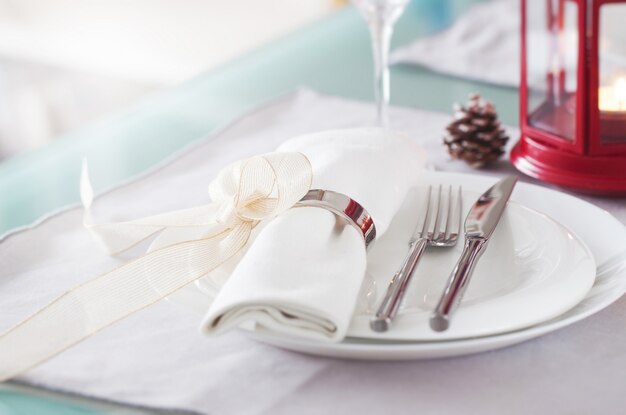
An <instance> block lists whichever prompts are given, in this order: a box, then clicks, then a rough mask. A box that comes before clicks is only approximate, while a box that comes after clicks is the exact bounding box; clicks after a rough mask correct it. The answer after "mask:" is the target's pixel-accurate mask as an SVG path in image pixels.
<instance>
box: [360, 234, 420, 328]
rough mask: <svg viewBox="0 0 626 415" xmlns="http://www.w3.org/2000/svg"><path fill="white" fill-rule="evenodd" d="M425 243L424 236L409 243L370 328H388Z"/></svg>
mask: <svg viewBox="0 0 626 415" xmlns="http://www.w3.org/2000/svg"><path fill="white" fill-rule="evenodd" d="M426 245H428V239H426V238H421V239H418V240H417V241H415V242H413V243H412V244H411V245H410V248H409V252H408V254H407V256H406V257H405V258H404V261H403V263H402V266H401V267H400V269H399V270H398V271H397V272H396V273H395V275H394V276H393V278H392V279H391V281H390V282H389V286H388V287H387V292H386V293H385V297H384V298H383V301H382V303H381V304H380V306H379V307H378V311H377V312H376V314H375V315H374V317H373V318H372V320H371V321H370V328H371V329H372V330H374V331H379V332H383V331H387V330H388V329H389V326H390V325H391V321H392V320H393V319H394V317H395V316H396V313H397V312H398V308H399V306H400V302H401V301H402V297H404V292H405V291H406V287H407V286H408V284H409V282H410V281H411V277H412V276H413V274H414V271H415V268H416V267H417V264H418V263H419V260H420V258H421V257H422V254H423V253H424V249H425V248H426Z"/></svg>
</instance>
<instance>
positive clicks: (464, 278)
mask: <svg viewBox="0 0 626 415" xmlns="http://www.w3.org/2000/svg"><path fill="white" fill-rule="evenodd" d="M516 183H517V177H515V176H507V177H505V178H504V179H502V180H500V181H499V182H498V183H496V184H494V185H493V186H492V187H491V188H489V189H488V190H487V191H486V192H485V193H483V194H482V195H481V196H480V197H479V198H478V200H477V201H476V202H475V203H474V205H473V206H472V207H471V209H470V211H469V213H468V214H467V217H466V218H465V225H464V227H465V246H464V247H463V253H462V254H461V257H460V258H459V260H458V262H457V263H456V265H455V267H454V270H453V271H452V273H451V274H450V277H449V278H448V282H447V284H446V288H445V290H444V292H443V294H442V296H441V299H440V300H439V303H438V304H437V307H436V308H435V310H434V311H433V313H432V315H431V317H430V327H431V328H432V329H433V330H435V331H445V330H447V329H448V327H449V326H450V318H451V317H452V315H453V314H454V312H455V311H456V309H457V308H458V307H459V305H460V303H461V300H462V299H463V295H464V294H465V290H466V289H467V286H468V284H469V281H470V279H471V277H472V273H473V271H474V268H475V266H476V263H477V262H478V259H479V258H480V257H481V255H482V253H483V252H484V250H485V248H486V247H487V242H488V241H489V238H490V237H491V235H492V234H493V231H494V230H495V229H496V227H497V225H498V223H499V222H500V218H501V217H502V213H503V212H504V209H505V208H506V204H507V202H508V200H509V198H510V197H511V193H512V192H513V188H514V187H515V184H516Z"/></svg>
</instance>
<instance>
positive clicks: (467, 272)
mask: <svg viewBox="0 0 626 415" xmlns="http://www.w3.org/2000/svg"><path fill="white" fill-rule="evenodd" d="M486 245H487V239H484V238H466V239H465V247H464V248H463V253H462V254H461V257H460V258H459V261H458V262H457V263H456V266H455V267H454V270H453V271H452V274H451V275H450V278H449V279H448V283H447V285H446V289H445V290H444V292H443V295H442V296H441V299H440V300H439V304H437V307H436V308H435V311H434V312H433V313H432V315H431V316H430V327H431V328H432V329H433V330H434V331H445V330H447V329H448V327H449V326H450V318H451V317H452V314H453V313H454V312H455V311H456V309H457V308H458V307H459V304H461V300H462V299H463V295H464V294H465V290H467V286H468V284H469V281H470V278H471V277H472V273H473V272H474V268H475V266H476V263H477V262H478V259H479V258H480V256H481V255H482V253H483V250H484V248H485V246H486Z"/></svg>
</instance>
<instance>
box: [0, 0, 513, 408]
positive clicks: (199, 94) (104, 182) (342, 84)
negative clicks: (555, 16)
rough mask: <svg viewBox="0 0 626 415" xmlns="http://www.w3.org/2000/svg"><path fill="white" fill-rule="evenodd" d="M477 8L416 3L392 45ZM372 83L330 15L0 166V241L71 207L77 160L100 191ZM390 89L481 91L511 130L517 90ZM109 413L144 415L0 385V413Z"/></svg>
mask: <svg viewBox="0 0 626 415" xmlns="http://www.w3.org/2000/svg"><path fill="white" fill-rule="evenodd" d="M477 1H479V0H450V1H445V2H443V1H440V0H420V1H415V0H414V1H413V3H411V5H410V6H409V8H408V9H407V11H406V12H405V14H404V16H403V17H402V18H401V19H400V21H399V22H398V25H397V28H396V32H395V35H394V39H393V45H394V46H398V45H402V44H406V43H407V42H410V41H411V40H413V39H415V38H418V37H420V36H425V35H427V34H429V33H432V32H434V31H437V30H441V29H442V28H444V27H446V26H448V25H449V24H450V23H451V22H452V21H453V20H454V19H455V18H456V17H457V16H458V15H459V14H460V13H462V12H463V11H464V10H466V9H467V7H469V6H470V5H471V3H475V2H477ZM372 76H373V75H372V64H371V54H370V43H369V37H368V33H367V29H366V26H365V25H364V23H363V21H362V20H361V18H360V17H359V16H358V15H357V13H356V12H355V11H354V10H353V9H352V8H349V7H348V8H346V9H344V10H341V11H338V12H337V13H335V14H333V15H332V16H330V17H327V18H324V19H323V20H321V21H319V22H317V23H315V24H313V25H311V26H309V27H306V28H304V29H301V30H299V31H298V32H295V33H293V34H291V35H289V36H287V37H285V38H283V39H281V40H279V41H277V42H274V43H272V44H270V45H267V46H265V47H263V48H261V49H259V50H257V51H255V52H253V53H251V54H248V55H246V56H243V57H241V58H239V59H237V60H235V61H233V62H230V63H228V64H226V65H223V66H221V67H218V68H216V69H213V70H211V71H209V72H207V73H205V74H203V75H201V76H199V77H197V78H196V79H194V80H192V81H190V82H187V83H185V84H183V85H180V86H178V87H175V88H170V89H167V90H164V91H161V92H158V93H156V94H154V95H152V96H150V97H148V98H146V99H144V100H142V101H141V102H139V103H138V104H136V105H134V106H133V107H132V108H129V109H127V110H126V111H124V112H122V113H119V114H116V115H114V116H111V117H109V118H108V119H105V120H101V121H100V122H98V123H94V124H92V125H89V126H88V127H86V128H83V129H81V130H80V131H77V132H75V133H74V134H71V135H69V136H66V137H64V138H62V139H60V140H58V141H56V142H54V143H52V144H49V145H47V146H45V147H44V148H42V149H40V150H37V151H33V152H31V153H26V154H23V155H20V156H17V157H14V158H12V159H9V160H7V161H5V162H4V163H2V164H0V194H3V195H10V197H3V198H0V234H2V233H4V232H7V231H10V230H12V229H15V228H17V227H20V226H24V225H28V224H30V223H33V222H34V221H36V220H37V219H38V218H40V217H42V216H44V215H46V214H47V213H49V212H52V211H54V210H56V209H59V208H61V207H63V206H66V205H68V204H74V203H77V202H78V200H79V196H78V185H77V184H78V182H79V172H80V164H81V160H82V158H83V157H87V158H88V160H89V163H90V165H92V166H93V168H94V169H96V170H98V171H99V172H106V173H107V174H106V175H102V174H99V177H98V180H97V181H95V183H94V186H95V188H96V191H99V190H103V189H106V188H108V187H111V186H114V185H115V184H118V183H120V182H121V181H124V180H127V179H128V178H130V177H132V176H134V175H136V174H138V173H140V172H142V171H144V170H145V169H147V168H149V167H150V166H152V165H154V164H155V163H157V162H158V161H160V160H162V159H164V158H166V157H167V156H169V155H171V154H172V153H173V152H175V151H176V150H178V149H180V148H182V147H184V146H185V145H187V144H188V143H191V142H193V141H195V140H198V139H200V138H202V137H205V136H207V135H208V134H210V133H211V132H212V131H214V130H216V129H217V128H219V127H220V126H223V125H225V124H226V123H228V122H229V121H230V120H232V119H234V118H236V117H237V116H238V115H240V114H241V113H242V112H244V111H246V110H247V109H250V108H252V107H254V106H256V105H258V104H259V103H262V102H264V101H266V100H268V99H270V98H273V97H276V96H279V95H282V94H286V93H289V92H291V91H293V90H294V89H295V88H297V87H299V86H307V87H311V88H313V89H316V90H318V91H320V92H324V93H329V94H335V95H340V96H345V97H350V98H355V99H361V100H372V99H373V89H372V87H373V85H372V83H373V82H372ZM391 83H392V86H391V97H392V98H391V100H392V104H394V105H404V106H413V107H420V108H426V109H431V110H437V111H445V112H449V111H450V109H451V105H452V103H453V102H456V101H464V100H465V99H466V98H467V96H468V95H469V94H470V93H472V92H475V91H480V92H481V93H482V94H483V96H485V97H487V98H489V99H490V100H492V101H493V102H494V103H495V104H496V107H497V108H498V110H499V113H500V117H501V119H502V120H503V121H504V122H505V123H508V124H516V123H517V119H518V118H517V117H518V102H517V101H518V95H517V90H516V89H512V88H504V87H497V86H492V85H486V84H477V83H474V82H469V81H465V80H460V79H456V78H451V77H448V76H445V75H441V74H437V73H433V72H431V71H429V70H427V69H424V68H417V67H409V66H397V67H394V68H392V77H391ZM372 117H374V113H373V112H372ZM101 166H106V168H104V167H101ZM113 413H114V414H140V413H145V412H143V411H140V410H138V409H133V408H122V407H120V406H117V405H111V404H108V403H104V402H95V401H88V400H86V399H82V398H76V397H68V396H63V395H58V394H53V393H50V392H44V391H39V390H37V389H34V388H29V387H24V386H19V385H15V384H5V385H0V415H9V414H10V415H17V414H42V415H45V414H113Z"/></svg>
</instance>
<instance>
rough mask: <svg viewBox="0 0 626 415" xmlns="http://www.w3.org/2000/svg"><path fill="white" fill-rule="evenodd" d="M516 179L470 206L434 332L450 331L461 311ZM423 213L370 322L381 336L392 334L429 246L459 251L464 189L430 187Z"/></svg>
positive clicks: (498, 185)
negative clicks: (462, 238) (387, 333)
mask: <svg viewBox="0 0 626 415" xmlns="http://www.w3.org/2000/svg"><path fill="white" fill-rule="evenodd" d="M516 182H517V178H516V177H514V176H509V177H505V178H504V179H502V180H500V181H499V182H498V183H496V184H495V185H493V186H492V187H491V188H489V189H488V190H487V191H486V192H485V193H483V194H482V195H481V196H480V197H479V198H478V200H477V201H476V202H475V203H474V205H473V206H472V207H471V209H470V211H469V213H468V215H467V217H466V218H465V222H464V225H463V226H464V240H465V245H464V248H463V252H462V254H461V256H460V258H459V260H458V261H457V263H456V265H455V266H454V269H453V270H452V273H451V274H450V276H449V278H448V281H447V283H446V288H445V289H444V292H443V294H442V295H441V298H440V300H439V303H438V304H437V306H436V307H435V309H434V311H433V313H432V315H431V317H430V327H431V329H433V330H435V331H444V330H447V329H448V327H449V326H450V319H451V317H452V315H453V314H454V312H455V311H456V310H457V309H458V307H459V305H460V304H461V301H462V299H463V295H464V294H465V291H466V289H467V286H468V284H469V281H470V279H471V276H472V273H473V271H474V268H475V266H476V263H477V261H478V259H479V258H480V256H481V255H482V253H483V252H484V250H485V248H486V247H487V242H488V241H489V239H490V237H491V235H492V234H493V232H494V230H495V228H496V226H497V225H498V222H499V221H500V218H501V217H502V213H503V212H504V209H505V207H506V204H507V201H508V200H509V198H510V196H511V193H512V192H513V188H514V187H515V183H516ZM424 205H425V207H424V214H423V215H421V219H420V221H419V222H418V223H417V225H416V227H415V230H414V231H413V235H412V237H411V238H410V240H409V250H408V253H407V255H406V257H405V259H404V261H403V262H402V265H401V266H400V268H399V269H398V271H397V272H396V273H395V274H394V276H393V277H392V279H391V281H390V282H389V286H388V287H387V291H386V293H385V296H384V297H383V299H382V302H381V304H380V306H379V308H378V310H377V311H376V314H375V315H374V317H373V318H372V320H371V321H370V327H371V329H372V330H374V331H377V332H384V331H387V330H389V328H390V327H391V324H392V322H393V320H394V318H395V317H396V314H397V313H398V309H399V307H400V303H401V302H402V299H403V297H404V295H405V292H406V288H407V286H408V285H409V283H410V281H411V279H412V278H413V274H414V273H415V269H416V268H417V265H418V264H419V261H420V259H421V257H422V256H423V255H424V253H425V252H426V248H427V247H436V248H439V247H452V246H455V245H456V243H457V241H458V239H459V234H460V232H461V218H462V210H463V209H462V191H461V187H458V188H457V189H456V190H453V189H452V187H446V188H445V189H444V188H443V187H442V186H438V188H437V190H436V191H433V187H432V186H430V187H429V188H428V189H427V192H426V201H425V203H424Z"/></svg>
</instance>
